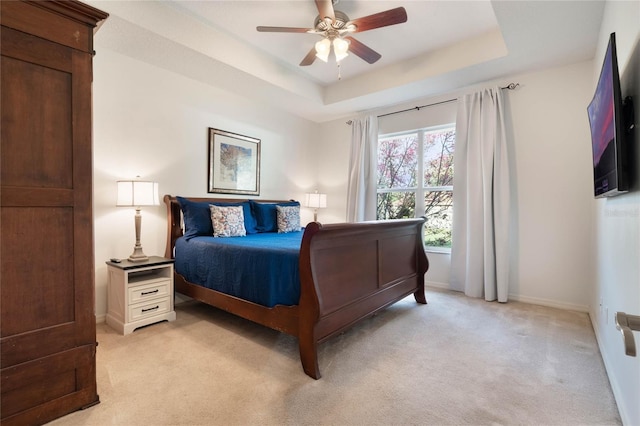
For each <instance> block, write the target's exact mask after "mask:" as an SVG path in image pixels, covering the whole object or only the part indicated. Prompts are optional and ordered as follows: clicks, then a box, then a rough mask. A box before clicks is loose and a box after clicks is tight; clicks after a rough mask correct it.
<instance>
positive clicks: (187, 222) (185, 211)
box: [176, 197, 275, 239]
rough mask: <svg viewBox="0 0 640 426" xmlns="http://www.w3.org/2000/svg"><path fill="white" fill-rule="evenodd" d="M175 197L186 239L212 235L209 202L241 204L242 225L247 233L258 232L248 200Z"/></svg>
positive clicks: (230, 204) (228, 204)
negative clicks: (210, 200) (180, 211)
mask: <svg viewBox="0 0 640 426" xmlns="http://www.w3.org/2000/svg"><path fill="white" fill-rule="evenodd" d="M176 199H177V200H178V203H179V204H180V208H181V209H182V216H183V220H184V228H185V230H184V236H185V237H186V238H187V239H191V238H193V237H197V236H200V235H206V236H211V235H213V225H212V223H211V210H209V206H210V205H211V204H213V205H216V206H242V213H243V214H244V227H245V230H246V231H247V234H255V233H257V232H258V230H257V229H256V227H257V226H256V225H257V224H256V218H255V217H254V216H253V213H252V211H251V204H250V203H249V201H239V202H237V203H233V202H230V203H228V202H217V203H210V202H208V201H191V200H187V199H186V198H182V197H176ZM274 208H275V207H274Z"/></svg>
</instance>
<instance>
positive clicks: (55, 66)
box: [0, 1, 107, 426]
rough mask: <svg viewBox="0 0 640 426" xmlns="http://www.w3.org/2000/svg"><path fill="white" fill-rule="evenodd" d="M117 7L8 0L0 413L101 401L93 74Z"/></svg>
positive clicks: (1, 66)
mask: <svg viewBox="0 0 640 426" xmlns="http://www.w3.org/2000/svg"><path fill="white" fill-rule="evenodd" d="M106 17H107V14H106V13H104V12H101V11H99V10H97V9H94V8H93V7H90V6H87V5H84V4H82V3H80V2H76V1H0V26H1V40H0V54H1V59H0V61H1V62H0V74H1V77H0V80H1V85H0V89H1V94H0V97H1V101H2V104H1V113H0V114H1V120H2V121H1V126H2V128H1V130H0V134H1V137H2V141H1V151H0V158H1V161H0V163H1V164H0V166H1V170H0V179H1V181H0V182H1V188H0V191H1V192H0V205H1V216H0V226H1V234H0V240H1V242H0V264H1V269H0V274H1V275H0V364H1V365H0V374H1V380H0V392H1V398H0V404H1V407H0V412H1V422H2V424H3V425H6V426H8V425H12V424H20V425H25V424H42V423H46V422H48V421H50V420H53V419H55V418H57V417H60V416H63V415H65V414H67V413H70V412H72V411H75V410H78V409H80V408H83V407H87V406H90V405H92V404H96V403H97V402H98V401H99V399H98V394H97V391H96V357H95V355H96V328H95V302H94V296H95V294H94V293H95V287H94V266H93V265H94V259H93V214H92V201H91V200H92V154H91V137H92V130H91V82H92V57H93V53H94V52H93V31H94V28H95V27H96V25H97V24H98V23H99V22H100V21H102V20H104V19H106Z"/></svg>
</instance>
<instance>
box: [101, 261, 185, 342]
mask: <svg viewBox="0 0 640 426" xmlns="http://www.w3.org/2000/svg"><path fill="white" fill-rule="evenodd" d="M173 262H174V261H173V259H166V258H164V257H158V256H150V257H149V260H148V261H145V262H129V261H128V260H126V259H123V260H122V261H121V262H120V263H116V262H112V261H109V262H107V265H108V267H107V269H108V273H109V281H108V290H107V291H108V299H107V303H108V308H107V324H109V325H110V326H111V327H113V328H114V329H116V330H117V331H118V332H120V333H122V334H129V333H131V332H132V331H133V330H135V329H136V328H138V327H142V326H145V325H149V324H153V323H156V322H159V321H173V320H175V319H176V313H175V311H174V310H173Z"/></svg>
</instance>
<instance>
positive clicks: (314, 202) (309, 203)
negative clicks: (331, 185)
mask: <svg viewBox="0 0 640 426" xmlns="http://www.w3.org/2000/svg"><path fill="white" fill-rule="evenodd" d="M304 205H305V207H311V208H314V209H323V208H325V207H327V194H318V193H317V192H316V193H313V194H305V203H304Z"/></svg>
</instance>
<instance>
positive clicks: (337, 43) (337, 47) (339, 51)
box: [333, 38, 349, 62]
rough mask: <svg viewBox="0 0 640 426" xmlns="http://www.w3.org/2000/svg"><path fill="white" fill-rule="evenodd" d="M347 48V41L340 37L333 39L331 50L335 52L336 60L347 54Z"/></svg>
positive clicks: (338, 60)
mask: <svg viewBox="0 0 640 426" xmlns="http://www.w3.org/2000/svg"><path fill="white" fill-rule="evenodd" d="M348 50H349V42H348V41H347V40H343V39H341V38H336V39H334V40H333V52H334V53H335V54H336V61H337V62H340V61H341V60H343V59H344V58H346V57H347V56H349V53H347V52H348Z"/></svg>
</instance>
